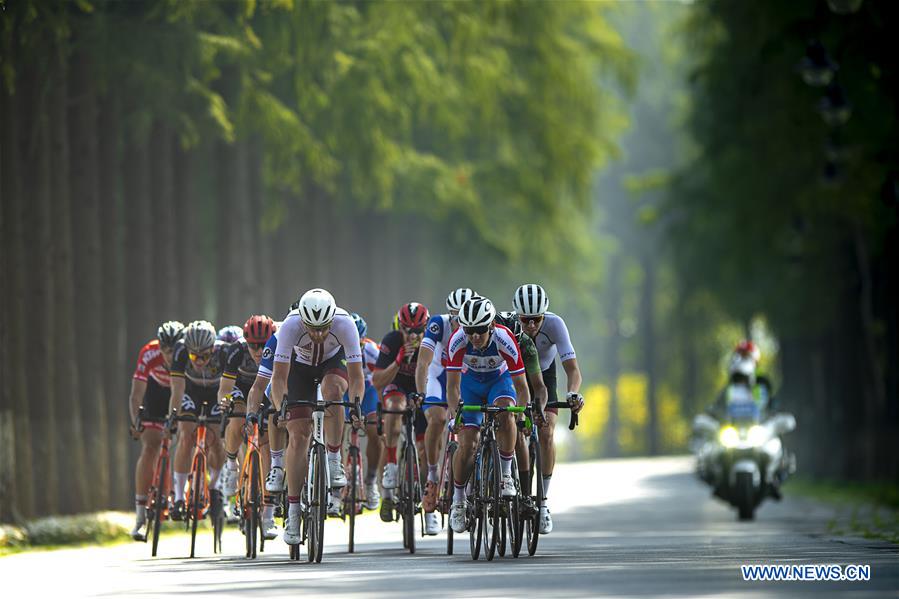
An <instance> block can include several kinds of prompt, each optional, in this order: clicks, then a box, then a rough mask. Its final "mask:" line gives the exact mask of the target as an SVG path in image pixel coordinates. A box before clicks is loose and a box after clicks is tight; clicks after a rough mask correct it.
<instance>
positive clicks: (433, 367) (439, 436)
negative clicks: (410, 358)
mask: <svg viewBox="0 0 899 599" xmlns="http://www.w3.org/2000/svg"><path fill="white" fill-rule="evenodd" d="M473 295H475V293H474V292H473V291H472V290H471V289H468V288H467V287H460V288H459V289H456V290H454V291H451V292H450V294H449V295H448V296H447V298H446V309H447V313H446V314H435V315H434V316H432V317H431V319H430V320H428V324H427V326H426V327H425V337H424V339H423V340H422V342H421V347H420V348H419V350H418V365H417V366H416V368H415V386H416V388H417V389H418V393H417V400H418V402H419V403H421V409H422V410H423V411H424V413H425V418H426V419H427V421H428V428H427V430H426V431H425V454H426V456H427V460H428V480H427V485H426V486H425V496H424V498H423V500H422V507H423V508H424V510H425V534H426V535H435V534H437V533H438V532H440V519H439V518H438V517H437V514H436V512H435V509H436V508H437V485H438V484H439V483H440V473H439V472H438V471H437V468H438V466H439V464H440V457H441V454H442V453H443V440H444V429H445V427H446V408H444V407H443V406H429V405H428V402H444V401H446V368H445V366H446V347H447V345H449V340H450V337H451V336H452V335H453V333H455V332H456V330H457V329H458V328H459V309H460V308H461V307H462V304H464V303H465V302H466V301H468V300H469V299H471V297H472V296H473ZM422 400H424V401H422Z"/></svg>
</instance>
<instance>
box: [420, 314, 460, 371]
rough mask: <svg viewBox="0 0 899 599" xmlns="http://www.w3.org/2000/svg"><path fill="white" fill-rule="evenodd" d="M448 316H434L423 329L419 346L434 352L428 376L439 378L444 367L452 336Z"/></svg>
mask: <svg viewBox="0 0 899 599" xmlns="http://www.w3.org/2000/svg"><path fill="white" fill-rule="evenodd" d="M450 318H451V317H450V315H449V314H435V315H434V316H432V317H431V319H430V320H429V321H428V325H427V327H425V337H424V339H422V340H421V346H422V347H427V348H428V349H430V350H431V351H432V352H434V358H433V359H432V360H431V363H430V364H429V365H428V376H440V374H441V373H442V372H443V368H444V367H445V366H446V347H447V345H449V340H450V337H452V336H453V325H452V322H451V320H450Z"/></svg>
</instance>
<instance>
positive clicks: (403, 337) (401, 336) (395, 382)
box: [372, 302, 429, 522]
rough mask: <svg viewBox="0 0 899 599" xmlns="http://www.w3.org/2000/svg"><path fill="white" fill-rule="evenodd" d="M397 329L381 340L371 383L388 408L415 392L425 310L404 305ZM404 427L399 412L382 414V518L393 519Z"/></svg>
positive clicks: (399, 404) (399, 407)
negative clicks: (399, 444) (394, 492)
mask: <svg viewBox="0 0 899 599" xmlns="http://www.w3.org/2000/svg"><path fill="white" fill-rule="evenodd" d="M397 316H398V320H399V327H400V328H399V330H398V331H391V332H389V333H387V335H385V336H384V339H383V340H382V341H381V349H380V353H379V355H378V361H377V363H376V364H375V366H374V368H375V371H374V373H373V374H372V383H374V385H375V387H377V389H378V390H379V392H380V395H381V400H382V401H383V402H384V407H385V408H386V409H388V410H404V409H406V395H408V394H410V393H415V367H416V365H417V363H418V362H417V361H418V346H419V344H420V343H421V338H422V335H424V331H425V324H427V322H428V317H429V314H428V309H427V307H425V306H424V305H423V304H420V303H418V302H410V303H408V304H404V305H403V306H402V307H401V308H400V309H399V312H397ZM402 426H403V419H402V416H401V415H399V414H385V415H384V446H385V454H386V455H385V463H384V474H383V476H382V477H381V484H382V485H383V486H384V499H383V500H382V501H381V520H383V521H384V522H391V521H392V520H393V508H394V501H393V490H394V489H395V488H396V487H397V484H398V480H397V470H398V468H397V463H396V460H397V457H396V454H397V447H396V445H397V442H398V441H399V437H400V431H401V429H402Z"/></svg>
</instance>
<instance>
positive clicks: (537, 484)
mask: <svg viewBox="0 0 899 599" xmlns="http://www.w3.org/2000/svg"><path fill="white" fill-rule="evenodd" d="M528 454H529V456H530V458H531V470H530V479H531V480H530V481H529V483H528V489H530V490H533V491H534V493H533V495H531V497H530V499H531V502H533V505H529V506H528V509H529V510H530V511H531V514H530V516H529V517H527V518H522V521H523V523H524V526H523V528H524V529H525V532H526V533H527V543H528V555H534V553H536V552H537V541H539V540H540V506H541V505H542V504H543V464H542V463H541V461H540V442H539V441H536V440H533V439H532V440H531V442H530V443H529V444H528Z"/></svg>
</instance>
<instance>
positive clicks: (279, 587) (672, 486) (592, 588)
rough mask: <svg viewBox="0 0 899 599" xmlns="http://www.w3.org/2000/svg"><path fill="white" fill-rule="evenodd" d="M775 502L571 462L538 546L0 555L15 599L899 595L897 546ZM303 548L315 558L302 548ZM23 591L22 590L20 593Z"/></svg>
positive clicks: (387, 533)
mask: <svg viewBox="0 0 899 599" xmlns="http://www.w3.org/2000/svg"><path fill="white" fill-rule="evenodd" d="M785 493H786V495H787V496H786V498H785V500H784V501H783V502H781V503H765V504H764V505H763V506H762V507H761V508H760V510H759V511H758V514H757V519H756V521H754V522H749V523H747V522H737V521H736V517H735V513H734V511H733V510H732V509H730V508H728V507H727V506H725V505H724V504H722V503H720V502H719V501H717V500H713V499H711V498H710V497H709V493H708V491H707V490H706V488H705V487H704V486H702V485H701V484H700V483H699V482H698V481H697V480H696V479H695V478H694V477H693V476H692V474H691V462H690V460H689V459H688V458H661V459H633V460H613V461H600V462H584V463H578V464H567V465H561V466H559V467H558V468H557V471H556V473H555V475H554V477H553V483H552V487H551V494H550V499H551V507H552V509H553V514H554V520H555V531H554V532H553V533H552V534H551V535H549V536H546V537H541V539H540V544H539V548H538V552H537V555H536V556H535V557H527V556H526V555H523V556H522V557H521V558H519V559H512V558H511V557H505V558H499V557H497V558H496V559H495V560H494V561H493V562H486V561H484V559H483V557H482V558H481V560H480V561H479V562H472V561H471V559H470V555H469V552H468V539H467V536H464V537H461V538H459V539H458V540H457V544H456V555H454V556H452V557H448V556H446V555H445V545H446V541H445V537H444V536H443V535H442V534H441V535H440V536H439V537H436V538H428V539H426V540H422V539H420V540H419V550H418V552H417V553H416V555H414V556H410V555H409V554H408V553H406V552H404V551H403V549H402V537H401V530H400V526H399V524H395V525H387V524H382V523H381V522H380V520H378V518H377V516H376V515H374V514H371V515H367V516H365V517H364V518H362V519H360V520H359V521H357V553H356V554H355V555H349V554H347V553H346V545H345V539H346V529H345V528H344V527H343V525H342V523H340V522H339V521H331V520H329V522H328V524H327V526H326V530H325V538H326V547H325V556H324V560H323V562H322V563H321V564H308V563H306V562H305V561H303V562H291V561H289V560H288V559H287V552H286V546H285V545H284V544H283V543H281V541H280V540H278V541H275V542H271V543H269V544H268V545H267V547H266V552H265V553H264V554H262V555H261V556H260V558H259V559H257V560H255V561H250V560H246V559H244V558H243V557H242V551H243V537H241V535H240V533H238V532H237V531H236V530H234V529H233V528H229V530H228V532H227V533H226V535H225V538H224V555H223V556H222V557H215V556H212V537H211V533H209V532H204V533H203V535H202V536H201V538H200V539H198V553H199V556H200V557H198V558H195V559H192V560H191V559H187V558H185V556H186V555H187V551H188V547H187V545H188V537H186V536H181V535H169V536H165V537H163V539H162V540H161V542H160V552H159V553H160V557H158V558H155V559H152V558H150V557H149V555H150V548H149V546H147V545H144V544H139V543H132V544H125V545H117V546H113V547H98V548H84V549H65V550H59V551H52V552H32V553H24V554H18V555H12V556H8V557H4V558H0V575H2V580H3V581H4V589H5V590H7V591H11V592H10V593H9V595H6V593H4V595H5V596H9V597H17V596H22V595H25V593H27V596H31V597H38V598H43V597H48V596H54V597H65V598H68V597H75V596H78V597H81V596H92V597H117V596H128V597H156V596H167V597H178V598H179V599H183V598H190V597H266V598H267V599H268V598H274V597H287V596H298V595H303V596H316V595H328V596H329V597H332V598H334V597H373V596H384V595H394V596H395V595H397V594H408V595H414V596H415V597H447V596H452V597H487V596H505V597H514V596H517V597H584V596H589V597H606V596H608V597H659V596H670V597H697V596H706V597H716V596H720V597H735V596H741V597H742V596H746V597H749V596H752V597H762V596H767V597H785V596H789V597H794V596H809V597H810V596H813V595H818V594H821V593H824V594H827V595H830V596H837V595H839V596H844V595H852V596H856V595H857V596H865V597H875V596H888V597H897V596H899V547H897V546H896V545H892V544H889V543H884V542H878V541H870V540H865V539H860V538H852V537H834V536H831V535H829V534H828V532H827V530H828V522H829V521H830V520H831V518H832V516H833V510H832V509H831V508H828V507H826V506H823V505H820V504H817V503H815V502H811V501H809V500H801V499H797V498H795V497H791V496H790V494H789V485H787V486H786V487H785ZM303 555H304V556H305V553H304V554H303ZM742 564H838V565H848V564H867V565H870V566H871V579H870V581H867V582H807V581H806V582H795V581H794V582H744V580H743V578H742V575H741V571H740V566H741V565H742ZM19 590H21V591H22V593H19V592H16V591H19Z"/></svg>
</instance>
